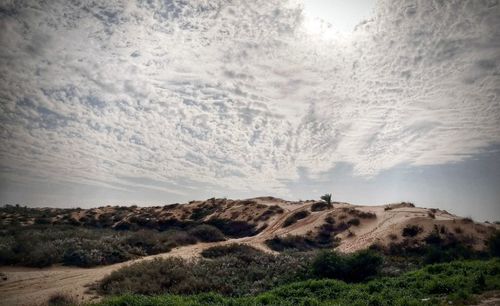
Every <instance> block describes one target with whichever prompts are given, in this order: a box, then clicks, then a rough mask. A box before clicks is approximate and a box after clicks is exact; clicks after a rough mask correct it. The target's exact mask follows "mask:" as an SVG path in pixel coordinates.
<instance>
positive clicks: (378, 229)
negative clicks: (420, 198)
mask: <svg viewBox="0 0 500 306" xmlns="http://www.w3.org/2000/svg"><path fill="white" fill-rule="evenodd" d="M253 202H255V203H257V204H259V205H260V206H259V207H262V205H266V206H273V205H278V206H279V207H281V208H282V209H283V212H282V213H281V214H275V215H273V216H271V217H270V218H269V219H267V220H265V223H266V226H267V227H266V228H265V229H264V230H262V231H261V232H260V233H259V234H257V235H255V236H252V237H244V238H239V239H230V240H227V241H223V242H214V243H198V244H196V245H189V246H184V247H179V248H176V249H173V250H172V251H171V252H169V253H165V254H158V255H153V256H147V257H143V258H140V259H136V260H132V261H129V262H124V263H119V264H114V265H109V266H100V267H95V268H77V267H66V266H53V267H50V268H43V269H36V268H24V267H0V273H1V274H2V275H3V276H4V278H5V277H6V279H5V280H0V304H1V305H33V304H37V303H42V302H44V301H46V300H47V298H48V297H49V296H50V295H51V294H53V293H56V292H67V293H69V294H71V295H73V296H77V297H78V298H79V299H81V300H92V299H94V298H96V297H95V296H94V295H93V294H92V293H91V292H89V291H88V286H89V285H90V284H92V283H94V282H97V281H99V280H100V279H102V278H103V277H104V276H106V275H107V274H109V273H111V272H112V271H114V270H116V269H119V268H121V267H123V266H125V265H129V264H132V263H135V262H139V261H144V260H151V259H154V258H162V257H169V256H180V257H183V258H194V257H196V256H198V255H199V254H200V252H201V251H202V250H203V249H205V248H208V247H211V246H214V245H222V244H228V243H235V242H236V243H245V244H249V245H252V246H254V247H257V248H259V249H262V250H264V251H267V252H272V251H271V250H270V249H268V248H267V247H266V245H265V241H266V240H267V239H271V238H273V237H275V236H286V235H289V234H293V235H307V234H311V233H314V232H315V231H317V230H318V228H319V226H321V225H322V224H324V222H325V218H326V217H327V216H334V217H335V218H343V217H344V216H346V215H347V214H348V212H349V210H350V209H351V211H352V209H355V210H356V211H358V212H359V211H361V212H366V213H372V214H375V215H376V217H375V218H368V219H363V218H361V220H360V224H359V225H357V226H351V227H349V229H348V230H345V231H343V232H341V233H339V234H338V235H337V237H339V238H340V244H339V245H338V247H337V248H336V249H337V250H338V251H340V252H354V251H357V250H360V249H364V248H368V247H369V246H371V245H372V244H375V243H376V244H379V245H381V246H387V245H388V244H389V243H391V242H397V241H400V240H401V239H402V237H401V231H402V229H403V228H404V227H405V226H406V225H408V224H411V225H419V226H421V227H422V229H423V233H422V234H421V236H422V237H423V236H425V235H426V234H428V233H430V232H431V231H432V230H433V229H434V227H435V225H437V226H442V227H446V228H447V230H449V231H453V230H454V228H457V227H460V229H461V232H462V235H469V236H471V237H473V238H474V239H473V247H474V248H476V249H481V248H483V247H484V240H485V239H487V237H488V235H489V234H490V233H491V232H492V231H493V230H494V229H495V227H496V226H497V225H492V224H479V223H474V222H470V221H469V220H464V219H463V218H461V217H458V216H455V215H452V214H449V213H448V212H446V211H441V210H434V209H432V210H431V209H427V208H420V207H412V206H411V205H409V204H395V205H385V206H355V205H351V204H348V203H334V206H333V208H331V209H326V210H322V211H312V212H311V206H312V205H313V204H314V203H315V201H306V202H288V201H283V200H280V199H276V198H271V197H263V198H256V199H253ZM199 203H200V202H193V203H190V204H186V206H189V205H198V204H199ZM234 203H235V204H234ZM234 203H233V204H232V205H231V208H230V209H231V210H232V214H233V215H236V214H235V212H239V214H238V215H239V218H244V217H247V216H246V215H248V214H255V213H256V211H255V210H254V211H252V210H248V209H247V207H246V206H245V203H247V202H245V201H242V202H241V203H239V202H238V201H235V202H234ZM182 206H184V205H181V207H182ZM304 210H306V211H309V212H310V214H309V215H308V216H307V217H306V218H303V219H300V220H298V221H297V222H296V223H294V224H292V225H290V226H287V227H284V226H283V222H285V220H286V219H287V218H289V217H290V216H291V215H292V214H294V213H296V212H298V211H304ZM223 213H224V212H222V214H223ZM175 214H176V215H177V216H181V215H182V214H181V213H178V212H177V213H175ZM349 218H350V217H349ZM346 219H347V217H346ZM389 236H392V237H391V238H389Z"/></svg>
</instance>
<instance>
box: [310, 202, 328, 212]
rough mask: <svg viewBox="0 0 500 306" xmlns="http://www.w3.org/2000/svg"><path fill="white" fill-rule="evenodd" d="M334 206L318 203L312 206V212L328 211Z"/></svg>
mask: <svg viewBox="0 0 500 306" xmlns="http://www.w3.org/2000/svg"><path fill="white" fill-rule="evenodd" d="M332 208H333V205H332V203H328V202H316V203H314V204H312V205H311V211H322V210H327V209H332Z"/></svg>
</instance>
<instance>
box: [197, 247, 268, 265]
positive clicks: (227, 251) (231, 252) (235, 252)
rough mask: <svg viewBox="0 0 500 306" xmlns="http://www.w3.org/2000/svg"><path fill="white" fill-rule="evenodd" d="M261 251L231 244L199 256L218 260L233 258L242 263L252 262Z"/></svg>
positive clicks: (205, 251) (208, 250)
mask: <svg viewBox="0 0 500 306" xmlns="http://www.w3.org/2000/svg"><path fill="white" fill-rule="evenodd" d="M261 253H262V251H260V250H257V249H256V248H254V247H251V246H249V245H246V244H238V243H231V244H227V245H218V246H214V247H211V248H208V249H205V250H203V251H202V252H201V256H203V257H205V258H219V257H223V256H235V257H237V258H239V259H243V260H244V261H251V260H253V257H254V256H258V255H260V254H261Z"/></svg>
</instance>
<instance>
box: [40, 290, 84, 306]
mask: <svg viewBox="0 0 500 306" xmlns="http://www.w3.org/2000/svg"><path fill="white" fill-rule="evenodd" d="M47 305H48V306H74V305H78V300H77V299H76V298H75V297H74V296H71V295H69V294H67V293H63V292H57V293H54V294H52V295H51V296H50V297H49V299H48V301H47Z"/></svg>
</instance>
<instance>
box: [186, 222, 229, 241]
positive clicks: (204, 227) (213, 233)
mask: <svg viewBox="0 0 500 306" xmlns="http://www.w3.org/2000/svg"><path fill="white" fill-rule="evenodd" d="M189 234H191V235H192V236H194V237H196V238H197V239H198V240H200V241H203V242H216V241H224V240H226V238H225V237H224V234H223V233H222V232H221V231H220V230H219V229H218V228H216V227H215V226H212V225H208V224H201V225H198V226H196V227H194V228H192V229H190V230H189Z"/></svg>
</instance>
